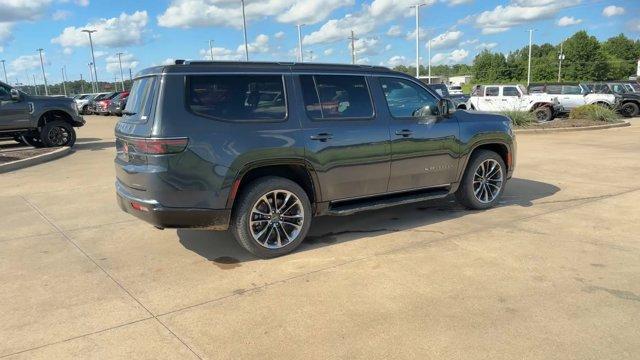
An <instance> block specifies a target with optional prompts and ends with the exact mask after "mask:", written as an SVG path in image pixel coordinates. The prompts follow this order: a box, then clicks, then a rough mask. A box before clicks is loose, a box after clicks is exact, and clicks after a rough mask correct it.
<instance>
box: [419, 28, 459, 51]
mask: <svg viewBox="0 0 640 360" xmlns="http://www.w3.org/2000/svg"><path fill="white" fill-rule="evenodd" d="M462 35H463V32H462V31H447V32H445V33H442V34H440V35H438V36H436V37H434V38H433V39H431V49H432V50H433V49H450V48H452V47H454V46H456V45H458V44H459V43H460V39H461V38H462ZM427 46H428V44H427Z"/></svg>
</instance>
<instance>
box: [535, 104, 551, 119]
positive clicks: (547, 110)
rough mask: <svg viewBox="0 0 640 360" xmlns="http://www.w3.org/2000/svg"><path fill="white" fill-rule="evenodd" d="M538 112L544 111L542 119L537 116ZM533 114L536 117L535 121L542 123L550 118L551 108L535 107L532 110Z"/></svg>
mask: <svg viewBox="0 0 640 360" xmlns="http://www.w3.org/2000/svg"><path fill="white" fill-rule="evenodd" d="M540 112H544V119H539V118H538V115H537V114H538V113H540ZM533 114H534V115H535V117H536V121H537V122H539V123H544V122H547V121H550V120H551V116H552V114H551V109H549V108H547V107H541V108H537V109H535V110H534V111H533Z"/></svg>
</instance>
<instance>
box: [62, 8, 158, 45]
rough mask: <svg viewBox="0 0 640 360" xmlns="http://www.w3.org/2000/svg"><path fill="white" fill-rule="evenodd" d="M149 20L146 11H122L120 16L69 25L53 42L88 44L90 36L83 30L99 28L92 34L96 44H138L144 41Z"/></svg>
mask: <svg viewBox="0 0 640 360" xmlns="http://www.w3.org/2000/svg"><path fill="white" fill-rule="evenodd" d="M147 22H148V16H147V12H146V11H136V12H135V13H133V14H131V15H129V14H126V13H122V14H120V16H119V17H115V18H110V19H100V20H98V21H96V22H93V23H88V24H87V25H85V26H81V27H74V26H70V27H67V28H65V29H64V30H63V31H62V34H60V35H59V36H58V37H56V38H53V39H52V40H51V42H52V43H54V44H60V46H63V47H80V46H88V45H89V37H88V36H87V34H86V33H83V32H82V30H83V29H92V30H97V32H95V33H93V34H92V35H91V36H92V38H93V44H94V45H97V46H106V47H122V46H128V45H138V44H142V43H143V42H144V34H145V32H146V26H147Z"/></svg>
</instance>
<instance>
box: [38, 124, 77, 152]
mask: <svg viewBox="0 0 640 360" xmlns="http://www.w3.org/2000/svg"><path fill="white" fill-rule="evenodd" d="M40 139H41V140H42V143H43V144H44V146H46V147H54V146H73V144H75V142H76V132H75V130H74V129H73V127H72V126H71V125H69V124H67V123H66V122H64V121H60V120H58V121H51V122H48V123H46V124H45V125H44V127H43V128H42V131H41V133H40Z"/></svg>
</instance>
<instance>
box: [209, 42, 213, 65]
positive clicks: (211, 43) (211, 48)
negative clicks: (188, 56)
mask: <svg viewBox="0 0 640 360" xmlns="http://www.w3.org/2000/svg"><path fill="white" fill-rule="evenodd" d="M209 52H210V53H211V61H213V40H209Z"/></svg>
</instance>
